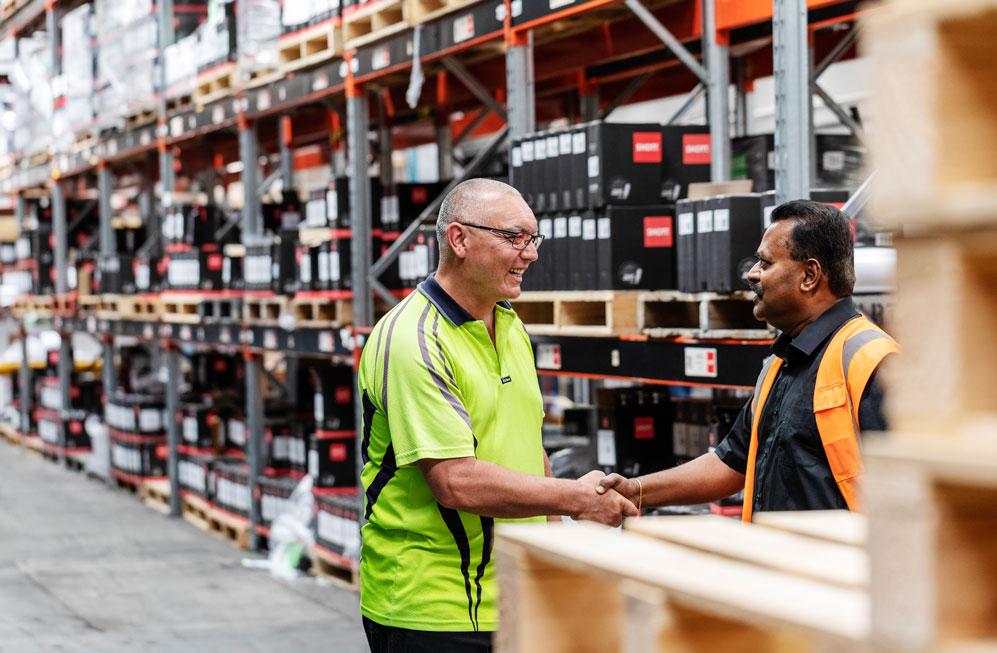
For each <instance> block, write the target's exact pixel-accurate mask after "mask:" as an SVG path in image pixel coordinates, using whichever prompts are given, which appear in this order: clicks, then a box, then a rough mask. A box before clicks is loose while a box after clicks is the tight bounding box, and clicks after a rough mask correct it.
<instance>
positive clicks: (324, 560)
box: [311, 546, 360, 591]
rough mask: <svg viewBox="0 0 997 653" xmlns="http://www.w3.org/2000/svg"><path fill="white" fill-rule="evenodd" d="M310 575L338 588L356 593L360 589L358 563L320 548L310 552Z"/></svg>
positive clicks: (317, 547) (316, 547)
mask: <svg viewBox="0 0 997 653" xmlns="http://www.w3.org/2000/svg"><path fill="white" fill-rule="evenodd" d="M311 556H312V573H313V574H314V575H315V576H318V577H320V578H324V579H326V580H329V581H331V582H333V583H335V584H336V585H339V586H340V587H345V588H347V589H351V590H354V591H356V590H357V589H358V588H359V587H360V569H359V562H358V561H356V560H352V559H350V558H346V557H343V556H341V555H336V554H334V553H333V552H331V551H327V550H325V549H323V548H322V547H320V546H315V547H313V548H312V551H311Z"/></svg>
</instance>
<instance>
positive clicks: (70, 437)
mask: <svg viewBox="0 0 997 653" xmlns="http://www.w3.org/2000/svg"><path fill="white" fill-rule="evenodd" d="M52 353H53V354H55V353H56V352H52ZM100 398H101V381H100V377H99V376H98V375H96V374H94V373H93V372H74V374H73V379H72V381H71V385H70V388H69V401H70V403H69V405H68V406H66V405H63V401H62V391H61V389H60V386H59V376H58V371H57V358H55V357H54V356H53V357H50V361H49V366H48V368H47V370H46V374H45V375H44V376H42V377H41V378H40V379H39V381H38V384H37V395H36V405H37V409H36V410H35V421H36V423H37V429H38V431H37V432H38V435H39V437H41V440H42V442H44V443H45V444H46V445H48V446H49V447H51V448H52V449H54V450H59V451H62V452H63V453H84V452H88V451H90V436H89V435H88V434H87V432H86V429H85V428H84V423H85V422H86V419H87V417H89V416H90V415H92V414H97V413H99V412H100Z"/></svg>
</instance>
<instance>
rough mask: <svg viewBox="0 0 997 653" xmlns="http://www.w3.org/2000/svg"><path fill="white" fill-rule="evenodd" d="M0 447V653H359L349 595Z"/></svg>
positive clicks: (17, 451) (0, 443)
mask: <svg viewBox="0 0 997 653" xmlns="http://www.w3.org/2000/svg"><path fill="white" fill-rule="evenodd" d="M246 557H255V556H252V554H248V553H246V552H243V551H239V550H238V549H236V548H235V547H234V546H230V545H229V544H227V543H225V542H223V541H221V540H219V539H216V538H215V537H213V536H211V535H209V534H207V533H204V532H202V531H200V530H198V529H196V528H194V527H193V526H191V525H189V524H187V523H186V522H184V521H183V520H175V519H169V518H167V517H164V516H162V515H160V514H159V513H156V512H154V511H153V510H151V509H149V508H147V507H145V506H144V505H142V503H141V502H140V501H139V500H138V499H137V498H136V497H135V496H133V495H131V494H129V493H127V492H124V491H122V490H112V489H109V488H108V487H107V486H105V485H102V484H101V483H100V482H98V481H95V480H92V479H90V478H87V477H86V476H85V475H83V474H80V473H77V472H73V471H70V470H67V469H63V468H61V467H60V466H59V465H57V464H53V463H51V462H49V461H47V460H44V459H42V458H41V457H40V456H37V455H35V454H33V453H31V452H28V451H25V450H21V449H19V448H16V447H14V446H12V445H10V444H9V443H7V442H6V441H0V652H2V653H13V652H20V651H25V652H27V651H31V652H32V653H35V652H38V651H80V652H84V651H86V652H87V653H91V652H95V651H99V652H101V653H111V652H116V651H122V652H124V651H127V652H128V653H135V652H136V651H140V652H141V653H153V652H158V651H183V652H184V653H187V652H194V651H282V652H283V651H295V652H306V651H330V652H336V653H353V652H360V651H367V650H368V649H367V645H366V641H365V640H364V637H363V631H362V628H361V625H360V617H359V614H358V605H357V604H358V599H357V595H356V594H355V593H353V592H349V591H346V590H343V589H339V588H337V587H333V586H328V585H319V584H318V583H317V581H315V580H314V579H311V578H303V579H301V580H298V581H294V582H284V581H278V580H275V579H273V578H271V577H270V575H269V573H268V572H266V571H259V570H251V569H247V568H244V567H243V566H242V564H241V561H242V559H243V558H246Z"/></svg>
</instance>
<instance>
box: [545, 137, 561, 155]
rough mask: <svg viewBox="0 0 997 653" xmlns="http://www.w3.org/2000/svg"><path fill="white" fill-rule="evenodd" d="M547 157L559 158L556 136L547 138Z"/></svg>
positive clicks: (559, 152)
mask: <svg viewBox="0 0 997 653" xmlns="http://www.w3.org/2000/svg"><path fill="white" fill-rule="evenodd" d="M547 156H548V158H551V159H552V158H554V157H556V156H561V151H560V149H558V139H557V136H548V137H547Z"/></svg>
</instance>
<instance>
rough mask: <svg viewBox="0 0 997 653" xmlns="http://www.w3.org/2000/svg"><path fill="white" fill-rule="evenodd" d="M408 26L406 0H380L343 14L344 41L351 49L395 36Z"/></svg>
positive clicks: (346, 46) (347, 47) (348, 48)
mask: <svg viewBox="0 0 997 653" xmlns="http://www.w3.org/2000/svg"><path fill="white" fill-rule="evenodd" d="M408 27H409V23H408V21H406V20H405V7H404V0H380V2H374V3H371V4H369V5H367V6H365V7H362V8H360V9H357V10H356V11H354V12H352V13H349V14H347V15H345V16H343V41H344V42H345V48H346V49H347V50H351V49H353V48H357V47H360V46H362V45H366V44H368V43H373V42H374V41H379V40H381V39H385V38H388V37H389V36H393V35H395V34H397V33H399V32H401V31H403V30H405V29H407V28H408Z"/></svg>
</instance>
